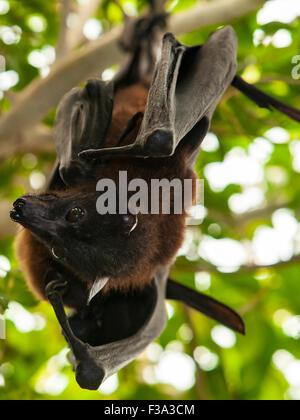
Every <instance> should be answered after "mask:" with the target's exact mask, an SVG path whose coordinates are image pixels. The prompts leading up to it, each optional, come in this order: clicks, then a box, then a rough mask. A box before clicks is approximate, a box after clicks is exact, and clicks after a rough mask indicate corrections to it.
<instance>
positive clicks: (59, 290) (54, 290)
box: [45, 280, 68, 298]
mask: <svg viewBox="0 0 300 420" xmlns="http://www.w3.org/2000/svg"><path fill="white" fill-rule="evenodd" d="M67 285H68V282H67V281H66V280H65V281H61V280H52V281H50V283H48V284H47V286H46V289H45V291H46V296H47V298H49V296H51V295H54V294H58V295H62V294H63V292H64V291H65V289H66V286H67Z"/></svg>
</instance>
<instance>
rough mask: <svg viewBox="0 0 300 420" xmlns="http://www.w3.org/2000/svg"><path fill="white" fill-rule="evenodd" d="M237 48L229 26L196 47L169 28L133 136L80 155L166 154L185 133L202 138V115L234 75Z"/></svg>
mask: <svg viewBox="0 0 300 420" xmlns="http://www.w3.org/2000/svg"><path fill="white" fill-rule="evenodd" d="M236 50H237V39H236V36H235V32H234V30H233V29H232V28H231V27H229V26H227V27H225V28H223V29H221V30H219V31H217V32H214V33H213V34H212V35H211V36H210V38H209V39H208V41H207V42H206V43H205V44H204V45H202V46H199V45H198V46H195V47H187V46H184V45H182V44H180V43H179V42H178V41H177V40H176V38H175V37H174V36H173V35H172V34H171V33H167V34H166V35H165V36H164V38H163V43H162V50H161V56H160V59H159V60H158V63H157V65H156V68H155V72H154V75H153V80H152V83H151V87H150V89H149V94H148V99H147V105H146V110H145V113H144V118H143V121H142V124H141V127H140V131H139V133H138V136H137V138H136V141H135V142H134V143H133V144H131V145H128V146H123V147H118V148H106V149H100V150H85V151H84V152H82V153H81V154H80V156H82V157H86V158H93V159H97V158H99V157H102V156H104V155H131V156H136V157H146V156H147V157H165V156H171V155H172V154H173V153H174V151H175V150H176V148H177V146H178V145H179V144H180V142H181V141H183V140H184V139H185V140H184V141H186V140H187V138H188V137H186V136H188V135H189V133H191V134H190V135H191V137H192V138H196V133H197V132H198V133H199V134H200V135H202V138H203V137H204V135H205V134H206V132H205V130H204V127H205V128H206V131H207V129H208V127H207V123H206V122H205V121H206V120H207V121H208V122H210V120H211V118H212V115H213V112H214V110H215V108H216V106H217V104H218V102H219V100H220V98H221V97H222V95H223V93H224V91H225V90H226V89H227V88H228V86H229V85H230V84H231V82H232V80H233V78H234V76H235V72H236ZM202 120H203V121H202ZM201 121H202V123H201ZM201 140H202V139H200V140H199V143H200V142H201Z"/></svg>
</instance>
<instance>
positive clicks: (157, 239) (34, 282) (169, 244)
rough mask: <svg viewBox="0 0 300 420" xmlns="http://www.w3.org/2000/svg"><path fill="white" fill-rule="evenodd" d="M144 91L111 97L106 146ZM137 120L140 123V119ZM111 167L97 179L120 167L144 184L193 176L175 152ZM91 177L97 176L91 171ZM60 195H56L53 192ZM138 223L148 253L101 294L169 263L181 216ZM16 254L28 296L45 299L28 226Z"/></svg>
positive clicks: (41, 250) (44, 255)
mask: <svg viewBox="0 0 300 420" xmlns="http://www.w3.org/2000/svg"><path fill="white" fill-rule="evenodd" d="M147 93H148V91H147V89H146V88H145V86H143V85H142V84H138V85H135V86H132V87H128V88H124V89H121V90H119V91H118V92H117V93H116V95H115V101H114V109H113V115H112V124H111V127H110V131H109V134H108V138H107V142H106V145H107V146H112V145H114V144H115V142H116V140H117V139H118V138H119V136H120V135H121V133H122V132H123V130H124V129H125V127H126V125H127V123H128V121H129V120H130V118H131V117H132V116H133V115H134V114H135V113H137V112H142V113H143V112H144V109H145V105H146V100H147ZM140 122H141V121H140ZM138 128H139V127H137V128H136V129H135V130H134V131H133V132H132V133H131V134H130V135H129V136H128V138H126V141H125V142H124V144H130V143H132V142H133V141H134V140H135V137H136V135H137V133H138ZM114 162H115V163H114V165H113V168H112V167H110V166H109V165H107V166H106V167H104V168H103V167H102V168H101V173H100V174H99V177H98V178H99V179H100V177H109V178H112V179H115V180H117V178H118V173H119V171H120V170H127V171H128V179H130V178H142V179H145V180H146V182H147V183H148V185H149V184H150V182H151V178H157V179H162V178H167V179H172V178H179V179H184V178H191V179H195V174H194V172H193V171H192V170H190V169H187V168H186V164H185V156H182V154H181V155H179V154H176V153H175V155H174V156H172V157H170V158H166V159H163V158H160V159H147V160H144V159H134V158H128V157H126V158H124V157H122V158H114ZM94 175H95V178H97V174H94ZM58 194H60V193H58ZM138 217H139V219H140V220H139V226H146V227H147V229H146V230H145V235H147V232H151V235H148V236H149V237H145V241H149V243H148V242H147V246H148V252H147V254H145V255H144V257H143V258H142V259H141V260H139V261H137V262H136V267H135V270H134V271H133V272H132V273H131V274H130V275H129V276H126V277H123V278H118V279H111V280H112V281H109V282H108V283H107V285H106V287H105V288H104V290H103V291H104V292H107V291H109V290H111V289H119V290H122V291H126V290H131V289H135V288H142V287H144V286H145V285H146V284H147V283H149V282H150V281H151V279H152V278H153V275H154V273H155V271H156V270H157V268H158V267H159V266H160V265H165V264H170V263H172V261H173V259H174V257H175V255H176V252H177V251H178V249H179V248H180V246H181V244H182V241H183V237H184V230H185V215H175V214H173V215H172V214H171V215H163V214H159V215H139V216H138ZM15 247H16V253H17V257H18V259H19V261H20V266H21V269H22V270H23V272H24V274H25V276H26V279H27V283H28V286H29V288H30V290H32V291H33V292H34V294H35V295H36V296H37V297H38V298H40V299H45V284H44V277H45V274H46V272H47V270H48V268H49V263H50V260H51V255H50V253H49V251H48V250H47V249H46V247H45V246H44V245H43V244H41V243H40V241H39V240H38V239H36V238H35V237H34V236H33V235H32V234H31V233H30V232H29V231H28V230H26V229H22V230H21V231H20V232H19V234H18V236H17V240H16V244H15Z"/></svg>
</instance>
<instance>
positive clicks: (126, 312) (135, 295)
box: [69, 281, 158, 347]
mask: <svg viewBox="0 0 300 420" xmlns="http://www.w3.org/2000/svg"><path fill="white" fill-rule="evenodd" d="M157 297H158V295H157V288H156V286H155V282H154V281H152V282H151V284H150V285H148V286H147V287H145V288H144V289H142V290H136V291H132V292H127V293H122V292H120V291H111V292H110V293H109V294H108V295H106V294H102V293H97V294H96V295H95V296H94V297H93V298H92V300H90V303H89V305H88V306H86V307H85V308H84V309H82V310H80V311H78V312H77V313H76V314H74V315H72V316H71V317H70V318H69V324H70V326H71V329H72V330H73V333H74V334H75V336H76V337H77V338H78V339H79V340H81V341H83V342H85V343H88V344H89V345H90V346H93V347H96V346H100V345H104V344H108V343H112V342H116V341H120V340H123V339H127V338H129V337H131V336H133V335H135V334H136V333H137V332H138V331H141V330H142V329H143V326H144V325H146V324H147V323H148V321H149V319H150V318H151V317H152V315H153V312H154V310H155V307H156V303H157Z"/></svg>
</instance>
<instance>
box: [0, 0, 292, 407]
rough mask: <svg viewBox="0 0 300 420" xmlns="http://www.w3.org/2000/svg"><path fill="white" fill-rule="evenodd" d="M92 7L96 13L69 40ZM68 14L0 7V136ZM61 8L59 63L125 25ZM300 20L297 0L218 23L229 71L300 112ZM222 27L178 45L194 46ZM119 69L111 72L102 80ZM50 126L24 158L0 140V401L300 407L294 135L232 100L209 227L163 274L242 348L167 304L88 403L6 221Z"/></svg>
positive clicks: (210, 180) (40, 158)
mask: <svg viewBox="0 0 300 420" xmlns="http://www.w3.org/2000/svg"><path fill="white" fill-rule="evenodd" d="M217 1H218V0H212V2H216V3H217ZM241 1H243V2H245V1H244V0H241ZM90 2H93V5H94V9H93V8H92V9H91V14H90V15H89V16H85V17H84V16H83V17H84V19H85V20H84V25H81V27H80V33H79V34H78V33H77V34H76V25H77V27H79V26H80V25H79V23H78V22H79V19H80V18H81V17H82V15H80V13H81V14H82V10H83V8H84V7H88V4H89V3H90ZM198 3H203V7H205V4H204V3H206V2H204V1H195V0H179V1H176V0H173V1H170V2H168V3H167V9H168V11H169V12H170V13H172V14H173V13H178V14H179V13H185V12H187V11H188V10H189V9H191V10H192V8H193V7H195V6H197V5H198ZM261 3H263V2H261ZM63 4H65V2H62V3H60V2H56V1H53V0H51V1H50V0H26V1H17V0H0V99H1V101H0V134H1V118H2V117H3V115H5V114H6V113H9V112H11V110H13V109H14V107H15V106H17V105H18V99H19V98H20V95H22V91H23V90H24V89H25V88H26V87H28V86H29V85H30V83H32V81H34V80H35V79H36V78H38V77H40V78H41V80H46V78H47V77H51V74H52V69H54V70H53V71H55V64H56V63H55V59H56V56H57V55H58V46H57V45H58V39H60V36H61V32H60V31H61V29H60V25H59V21H60V16H61V14H62V10H63ZM121 4H122V5H123V7H124V9H125V11H126V12H127V13H128V14H130V15H138V14H139V13H140V12H141V11H142V10H143V8H144V7H145V6H147V2H146V1H143V2H140V1H137V0H127V1H121ZM68 7H69V9H67V12H68V13H67V14H66V22H67V25H66V28H65V29H66V30H67V31H73V32H74V31H75V32H74V33H75V35H76V36H77V38H76V43H77V44H76V45H75V46H74V47H73V49H71V50H70V51H67V52H65V55H66V57H67V56H68V55H69V56H70V55H72V54H73V53H74V50H76V49H77V48H78V47H80V46H81V48H85V47H86V44H89V43H92V42H97V41H95V40H97V39H100V38H101V37H102V36H105V34H106V33H107V32H108V31H110V30H111V28H113V27H114V26H117V25H119V24H121V23H122V14H121V12H120V9H119V8H118V6H117V5H116V4H115V3H114V2H113V1H108V0H104V1H99V0H98V1H97V2H95V1H93V0H80V1H79V0H74V1H69V2H68ZM228 15H230V13H229V14H228ZM298 16H300V4H299V1H298V0H269V1H266V2H265V3H264V4H263V5H262V7H261V8H260V9H258V10H254V11H252V12H250V13H246V15H243V16H241V17H240V18H235V19H234V20H230V19H229V20H226V21H224V22H222V24H227V23H230V24H231V25H232V26H233V27H234V29H235V30H236V32H237V36H238V39H239V51H238V63H239V67H238V73H239V74H240V75H242V76H243V77H244V78H245V79H246V80H247V81H249V82H251V83H256V84H257V85H258V86H259V87H260V88H261V89H263V90H264V91H266V92H268V93H269V94H271V95H274V96H276V97H277V98H279V99H281V100H283V101H285V102H287V103H289V104H290V105H293V106H295V107H297V108H299V109H300V90H299V85H300V66H299V65H298V64H300V25H299V18H298ZM201 26H203V22H202V25H201ZM219 26H220V22H218V23H216V24H214V25H211V26H209V27H204V28H201V30H198V31H194V32H190V33H187V34H184V35H182V36H180V40H181V41H182V42H184V43H186V44H189V45H194V44H199V43H202V42H204V41H205V40H206V39H207V36H208V35H209V33H210V32H211V31H212V30H215V29H216V28H217V27H219ZM74 28H75V29H74ZM188 30H189V28H188V27H187V32H188ZM74 33H73V35H74ZM74 42H75V41H74ZM63 59H64V57H60V60H63ZM115 71H116V67H113V68H110V69H107V70H105V71H104V73H103V77H104V78H106V79H107V78H109V77H111V76H112V75H113V74H114V72H115ZM65 77H66V78H68V74H66V75H65ZM45 100H46V99H45ZM54 117H55V110H52V111H51V112H49V113H48V115H47V116H46V117H45V118H44V120H43V121H42V122H41V124H40V126H39V130H40V131H39V133H42V134H39V136H40V137H39V138H38V141H35V138H34V137H32V138H30V141H32V143H31V142H30V141H29V142H28V138H27V140H26V141H27V143H26V147H25V146H24V144H23V143H22V139H23V135H25V134H24V133H23V132H21V133H18V135H17V136H15V137H14V138H12V139H11V140H9V142H6V145H3V143H2V147H1V149H2V151H1V152H0V197H1V205H0V219H1V220H0V314H2V315H4V318H5V319H6V329H7V331H6V339H5V340H0V399H9V400H14V399H186V400H188V399H214V400H220V399H233V400H239V399H242V400H248V399H249V400H253V399H260V400H262V399H272V400H282V399H294V400H297V399H300V345H299V344H300V342H299V339H300V278H299V277H300V276H299V271H300V269H299V264H300V255H299V252H300V224H299V217H300V126H299V125H298V124H297V123H295V122H293V121H291V120H289V119H288V118H286V117H285V116H283V115H281V114H279V113H278V112H270V111H268V110H262V109H259V108H257V107H256V106H255V105H254V104H252V103H251V102H250V101H249V100H248V99H247V98H245V97H243V96H242V95H241V94H240V93H239V92H237V91H235V90H233V89H229V90H228V91H227V92H226V94H225V95H224V98H223V100H222V101H221V103H220V104H219V106H218V108H217V111H216V113H215V116H214V119H213V123H212V127H211V130H210V131H211V132H210V133H209V135H208V136H207V138H206V139H205V141H204V143H203V150H202V152H201V154H200V156H199V159H198V162H197V172H198V174H199V177H200V178H201V179H204V186H205V203H204V207H203V208H202V209H200V210H202V212H203V217H204V219H203V223H202V224H201V226H200V227H199V226H197V227H192V228H189V229H188V231H187V237H186V242H185V244H184V246H183V247H182V249H181V250H180V255H179V257H178V259H177V261H176V263H175V265H174V268H173V270H172V276H173V278H174V279H175V280H177V281H179V282H181V283H183V284H185V285H188V286H190V287H194V288H195V289H197V290H199V291H203V292H204V293H207V294H209V295H211V296H213V297H215V298H216V299H219V300H221V301H222V302H224V303H226V304H227V305H229V306H231V307H232V308H234V309H236V310H237V311H239V313H240V314H241V315H242V316H243V318H244V320H245V323H246V328H247V335H246V337H241V336H238V335H236V334H235V333H233V332H231V331H229V330H228V329H226V328H225V327H222V326H219V325H217V324H216V323H215V322H213V321H211V320H209V319H207V318H205V317H204V316H202V315H201V314H199V313H196V312H195V311H193V310H189V309H188V308H186V307H184V306H182V305H180V304H177V303H176V304H175V303H174V302H168V303H167V311H168V316H169V321H168V325H167V327H166V329H165V331H164V332H163V334H162V335H161V337H160V338H159V339H158V340H157V341H156V342H155V343H153V344H152V345H150V346H149V347H148V349H147V350H146V351H145V352H144V353H143V354H141V356H140V357H139V358H138V359H137V360H136V361H135V362H133V363H131V364H130V365H128V366H127V367H125V368H124V369H122V371H120V372H119V373H118V374H116V375H114V376H113V377H111V378H110V379H109V380H107V381H106V383H105V384H104V385H102V386H101V388H100V389H99V390H98V391H95V392H90V391H85V390H82V389H80V388H79V386H78V385H77V383H76V381H75V379H74V375H73V373H72V370H71V367H70V365H69V364H68V362H67V359H66V354H67V348H66V342H65V341H64V339H63V338H62V336H61V334H60V328H59V326H58V323H57V320H56V318H55V316H54V314H53V312H52V308H51V307H50V306H49V305H48V304H47V303H38V302H37V301H36V300H35V298H34V297H33V296H32V295H31V293H30V292H29V291H28V290H27V287H26V284H25V282H24V278H23V275H22V273H21V272H20V270H19V269H18V264H17V261H16V259H15V257H14V251H13V241H14V229H15V226H14V225H13V224H11V223H10V221H9V218H8V211H9V208H10V206H11V203H12V202H13V200H15V199H16V198H17V197H18V196H20V195H21V194H23V193H25V192H28V191H39V190H40V189H42V188H43V185H44V184H45V179H46V176H47V175H48V174H49V170H50V169H51V165H52V164H53V162H54V159H55V155H54V152H53V145H52V140H51V127H52V125H53V121H54ZM49 133H50V136H49ZM32 136H33V135H32ZM43 136H44V138H43ZM49 138H50V140H49ZM39 139H40V143H39ZM43 141H44V143H42V142H43ZM1 142H2V140H1Z"/></svg>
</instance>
